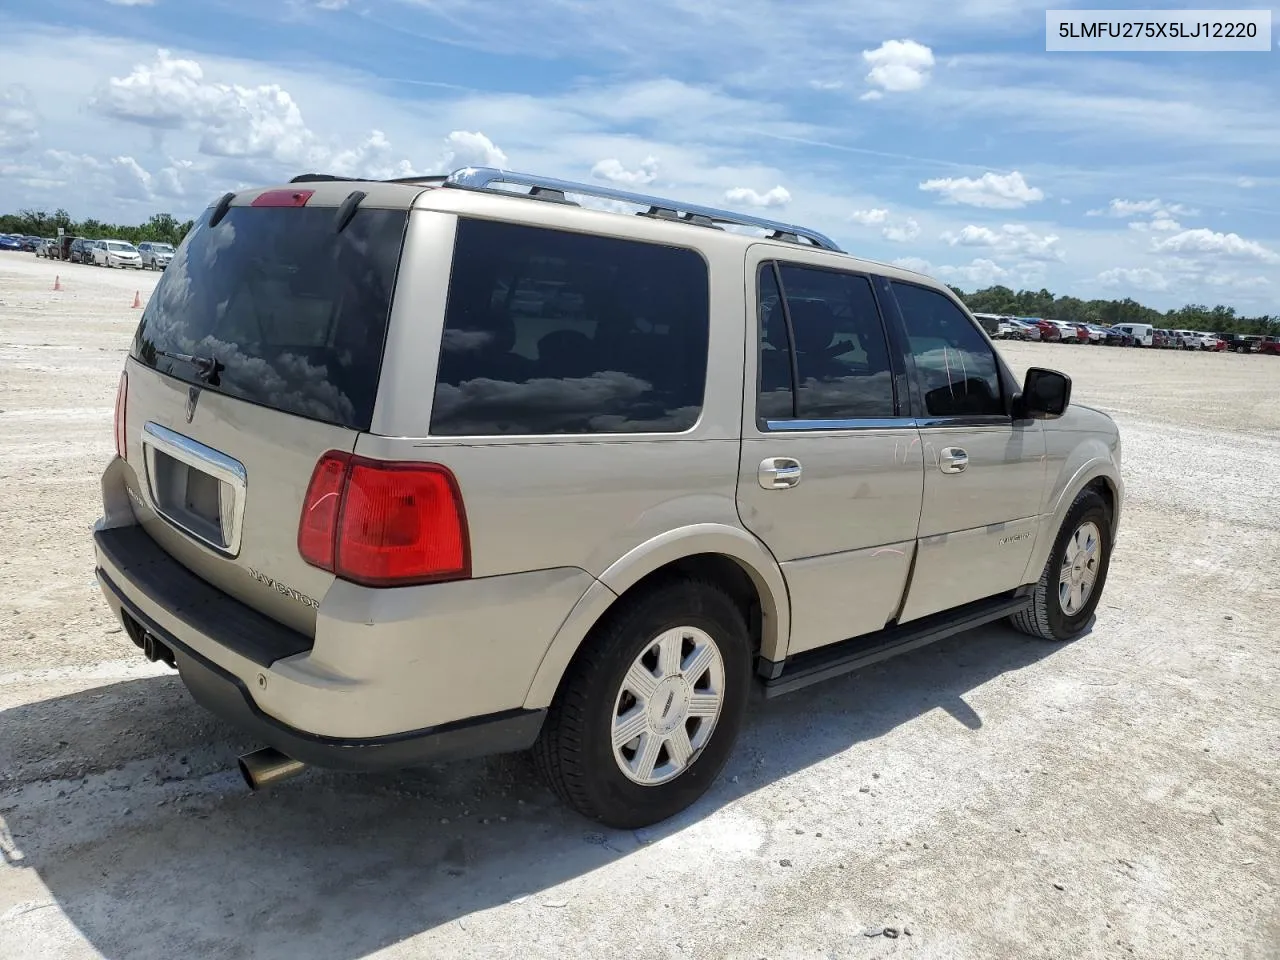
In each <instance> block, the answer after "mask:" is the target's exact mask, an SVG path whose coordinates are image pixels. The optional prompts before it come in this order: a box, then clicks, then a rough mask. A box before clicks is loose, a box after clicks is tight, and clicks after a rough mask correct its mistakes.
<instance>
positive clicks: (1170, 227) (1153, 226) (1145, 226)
mask: <svg viewBox="0 0 1280 960" xmlns="http://www.w3.org/2000/svg"><path fill="white" fill-rule="evenodd" d="M1129 229H1130V230H1139V231H1148V230H1153V231H1155V232H1156V233H1173V232H1174V231H1177V230H1181V229H1182V224H1180V223H1179V222H1178V221H1177V220H1174V219H1172V218H1171V217H1166V216H1165V215H1164V214H1160V215H1159V216H1157V217H1155V218H1154V219H1153V220H1150V221H1147V220H1133V221H1130V223H1129Z"/></svg>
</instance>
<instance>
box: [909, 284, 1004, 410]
mask: <svg viewBox="0 0 1280 960" xmlns="http://www.w3.org/2000/svg"><path fill="white" fill-rule="evenodd" d="M891 286H892V287H893V293H894V297H895V298H896V299H897V301H898V307H899V308H900V309H901V310H902V319H903V322H904V323H905V325H906V328H907V340H908V343H909V344H910V347H911V353H912V356H913V357H914V358H915V365H916V372H917V376H918V377H919V378H920V380H921V387H922V389H923V391H924V405H925V411H926V412H927V413H928V414H929V415H930V416H933V417H956V416H986V415H995V416H1003V415H1005V412H1006V411H1005V409H1004V401H1003V398H1002V396H1001V392H1000V374H999V372H998V369H999V368H998V367H997V366H996V358H995V354H994V353H993V352H992V350H991V347H990V346H989V345H988V344H987V341H986V340H985V339H983V337H982V335H981V334H980V333H978V330H977V328H976V327H974V325H973V324H972V323H971V322H970V320H969V318H968V317H966V316H965V315H964V313H963V312H962V311H961V310H960V308H959V307H957V306H956V305H955V304H954V303H952V302H951V300H949V299H948V298H947V297H945V296H943V295H942V294H941V293H938V292H937V291H936V290H929V289H928V288H926V287H918V286H916V285H914V284H910V283H900V282H898V281H896V280H895V281H892V282H891Z"/></svg>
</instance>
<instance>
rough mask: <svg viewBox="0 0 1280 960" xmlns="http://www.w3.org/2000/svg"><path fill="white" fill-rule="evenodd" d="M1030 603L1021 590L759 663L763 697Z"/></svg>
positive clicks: (934, 639) (874, 660)
mask: <svg viewBox="0 0 1280 960" xmlns="http://www.w3.org/2000/svg"><path fill="white" fill-rule="evenodd" d="M1030 602H1031V596H1030V591H1029V589H1028V588H1025V587H1024V588H1021V589H1019V590H1017V591H1015V592H1014V593H1013V594H1012V595H1009V594H1003V595H1001V596H998V597H991V598H989V599H987V600H979V601H977V602H975V603H970V604H966V605H965V606H963V607H957V608H956V609H954V610H947V611H944V612H943V613H936V614H933V615H932V616H929V617H922V618H920V619H919V620H914V621H912V622H910V623H906V624H900V625H896V626H892V627H886V628H885V629H884V630H880V631H878V632H876V633H873V634H870V635H868V636H863V637H855V638H854V639H852V640H844V641H842V642H840V643H835V644H832V645H831V646H828V647H820V648H818V649H817V650H811V651H807V652H805V653H800V654H796V655H795V656H794V657H788V658H787V659H786V660H785V661H783V662H782V663H776V662H774V661H770V660H763V659H762V660H761V661H760V664H759V671H758V672H759V673H760V674H761V676H762V678H763V680H764V695H765V696H766V697H770V698H772V697H778V696H781V695H782V694H784V693H790V692H791V691H793V690H799V689H800V688H801V687H807V686H809V685H810V684H814V683H821V682H822V681H823V680H830V679H831V678H832V677H838V676H840V675H842V674H845V673H852V672H853V671H854V670H860V669H862V668H863V667H867V666H870V665H871V664H873V663H878V662H879V661H881V660H888V659H889V658H890V657H896V656H898V655H899V654H903V653H907V652H908V651H911V650H917V649H919V648H920V647H924V646H928V645H929V644H931V643H936V642H937V641H939V640H945V639H946V638H947V637H951V636H955V635H956V634H957V633H963V632H964V631H966V630H972V629H973V628H974V627H980V626H982V625H983V624H985V623H991V622H992V621H993V620H1000V619H1003V618H1004V617H1007V616H1009V615H1011V614H1014V613H1017V612H1018V611H1019V610H1023V609H1025V608H1026V606H1027V605H1028V604H1029V603H1030Z"/></svg>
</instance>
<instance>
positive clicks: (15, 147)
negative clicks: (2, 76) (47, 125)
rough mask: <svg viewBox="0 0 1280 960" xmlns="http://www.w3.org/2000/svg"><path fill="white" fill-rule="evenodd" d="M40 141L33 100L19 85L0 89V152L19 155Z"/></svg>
mask: <svg viewBox="0 0 1280 960" xmlns="http://www.w3.org/2000/svg"><path fill="white" fill-rule="evenodd" d="M39 139H40V115H39V114H38V113H37V112H36V104H35V98H34V97H33V96H32V95H31V91H30V90H29V89H28V88H27V87H25V86H23V85H22V84H20V83H12V84H9V85H8V86H6V87H3V88H0V150H3V151H5V152H7V153H21V152H22V151H24V150H29V149H31V148H32V147H34V146H35V145H36V142H37V141H38V140H39Z"/></svg>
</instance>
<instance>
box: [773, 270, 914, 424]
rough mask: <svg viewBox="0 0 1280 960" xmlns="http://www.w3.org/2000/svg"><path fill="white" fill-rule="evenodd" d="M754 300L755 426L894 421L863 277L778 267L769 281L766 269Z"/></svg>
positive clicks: (880, 335) (881, 340)
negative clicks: (788, 421) (787, 421)
mask: <svg viewBox="0 0 1280 960" xmlns="http://www.w3.org/2000/svg"><path fill="white" fill-rule="evenodd" d="M778 278H780V279H781V281H782V284H781V289H779V287H778V283H777V280H778ZM784 295H785V301H786V313H785V314H784V313H783V309H782V299H783V296H784ZM759 299H760V312H761V318H760V324H761V327H760V329H761V337H760V392H759V400H758V402H757V412H758V416H759V417H760V418H761V419H766V420H767V419H780V418H784V417H790V416H794V417H795V418H796V419H800V420H856V419H881V418H888V417H893V416H894V415H895V404H894V393H893V371H892V366H891V364H890V361H889V346H888V342H887V340H886V339H885V333H884V327H883V325H882V323H881V321H880V313H879V310H878V309H877V307H876V300H875V294H874V293H873V292H872V289H871V283H870V281H869V280H868V279H867V278H866V277H864V276H861V275H859V274H853V273H842V272H839V271H834V270H823V269H819V268H814V267H801V266H796V265H793V264H779V265H778V268H777V275H776V276H775V274H774V269H773V265H772V264H765V265H764V266H763V267H762V269H761V274H760V296H759ZM788 318H789V319H790V330H788V328H787V322H786V321H787V319H788ZM793 359H794V362H795V363H794V374H795V383H794V385H793V384H792V382H791V381H792V375H793V368H792V360H793ZM792 394H793V396H789V395H792ZM784 400H791V403H790V404H789V406H791V409H790V410H787V409H785V408H786V407H787V406H788V404H786V403H784Z"/></svg>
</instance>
